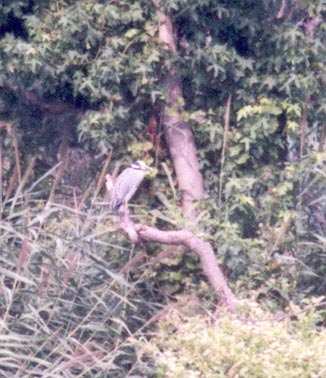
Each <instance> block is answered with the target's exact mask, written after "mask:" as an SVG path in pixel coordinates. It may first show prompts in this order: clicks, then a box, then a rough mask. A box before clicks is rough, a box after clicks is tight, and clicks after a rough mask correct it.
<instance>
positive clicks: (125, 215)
mask: <svg viewBox="0 0 326 378" xmlns="http://www.w3.org/2000/svg"><path fill="white" fill-rule="evenodd" d="M119 216H120V220H122V221H123V222H128V220H129V211H128V204H127V202H124V203H123V204H122V205H121V206H120V208H119Z"/></svg>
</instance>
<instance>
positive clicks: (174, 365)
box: [148, 303, 326, 378]
mask: <svg viewBox="0 0 326 378" xmlns="http://www.w3.org/2000/svg"><path fill="white" fill-rule="evenodd" d="M250 307H251V309H250V311H249V312H248V311H245V313H244V314H243V316H241V317H240V318H237V317H230V316H229V315H225V316H221V317H219V318H218V320H216V322H215V323H214V324H213V325H212V324H210V320H211V319H209V318H206V319H205V318H203V317H202V316H200V317H198V316H196V317H189V316H188V317H185V316H182V318H181V317H180V316H178V313H177V312H174V313H173V314H172V316H170V317H169V318H168V319H165V320H164V321H162V322H161V324H160V329H159V332H158V334H157V336H156V337H155V339H153V340H152V341H151V343H150V345H149V347H148V350H150V353H151V355H153V356H154V358H155V360H156V361H157V363H158V365H159V367H160V368H159V374H158V377H167V378H168V377H171V378H172V377H173V378H184V377H188V378H195V377H198V378H199V377H205V378H222V377H227V378H230V377H237V378H248V377H250V378H263V377H269V378H291V377H293V378H297V377H300V378H311V377H326V361H325V355H326V332H325V329H323V330H321V331H317V329H316V326H315V324H316V320H317V318H318V317H317V315H316V312H314V311H311V312H307V313H300V312H299V313H300V315H298V316H296V320H294V321H291V320H290V315H289V316H287V315H286V316H284V317H283V318H282V319H281V320H277V318H273V319H272V315H271V314H270V313H268V312H265V311H263V310H262V309H261V308H259V307H258V306H257V305H256V304H252V303H251V304H250Z"/></svg>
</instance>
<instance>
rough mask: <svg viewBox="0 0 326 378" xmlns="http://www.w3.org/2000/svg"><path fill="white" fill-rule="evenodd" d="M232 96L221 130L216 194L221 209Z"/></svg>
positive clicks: (228, 102) (228, 101) (229, 99)
mask: <svg viewBox="0 0 326 378" xmlns="http://www.w3.org/2000/svg"><path fill="white" fill-rule="evenodd" d="M231 100H232V95H229V97H228V100H227V102H226V108H225V116H224V130H223V144H222V154H221V170H220V183H219V193H218V207H219V209H220V208H221V205H222V191H223V178H224V163H225V153H226V145H227V138H228V132H229V129H230V109H231Z"/></svg>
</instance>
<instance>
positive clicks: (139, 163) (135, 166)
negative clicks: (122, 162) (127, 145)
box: [131, 160, 153, 172]
mask: <svg viewBox="0 0 326 378" xmlns="http://www.w3.org/2000/svg"><path fill="white" fill-rule="evenodd" d="M131 168H133V169H136V170H137V171H143V172H151V171H153V168H151V167H149V166H148V165H146V164H145V163H144V162H143V161H142V160H137V161H135V162H134V163H132V164H131Z"/></svg>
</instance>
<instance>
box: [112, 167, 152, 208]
mask: <svg viewBox="0 0 326 378" xmlns="http://www.w3.org/2000/svg"><path fill="white" fill-rule="evenodd" d="M152 170H153V169H152V168H151V167H149V166H147V165H146V164H145V163H144V162H143V161H141V160H138V161H136V162H135V163H133V164H131V166H130V167H128V168H126V169H125V170H124V171H123V172H121V174H120V175H119V176H118V178H117V179H116V180H115V182H114V184H113V187H112V190H111V193H110V195H111V199H110V208H111V210H112V211H115V212H119V213H126V211H127V204H128V202H129V201H130V199H131V198H132V197H133V195H134V194H135V193H136V191H137V189H138V187H139V185H140V183H141V182H142V181H143V179H144V177H145V173H146V171H152Z"/></svg>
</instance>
